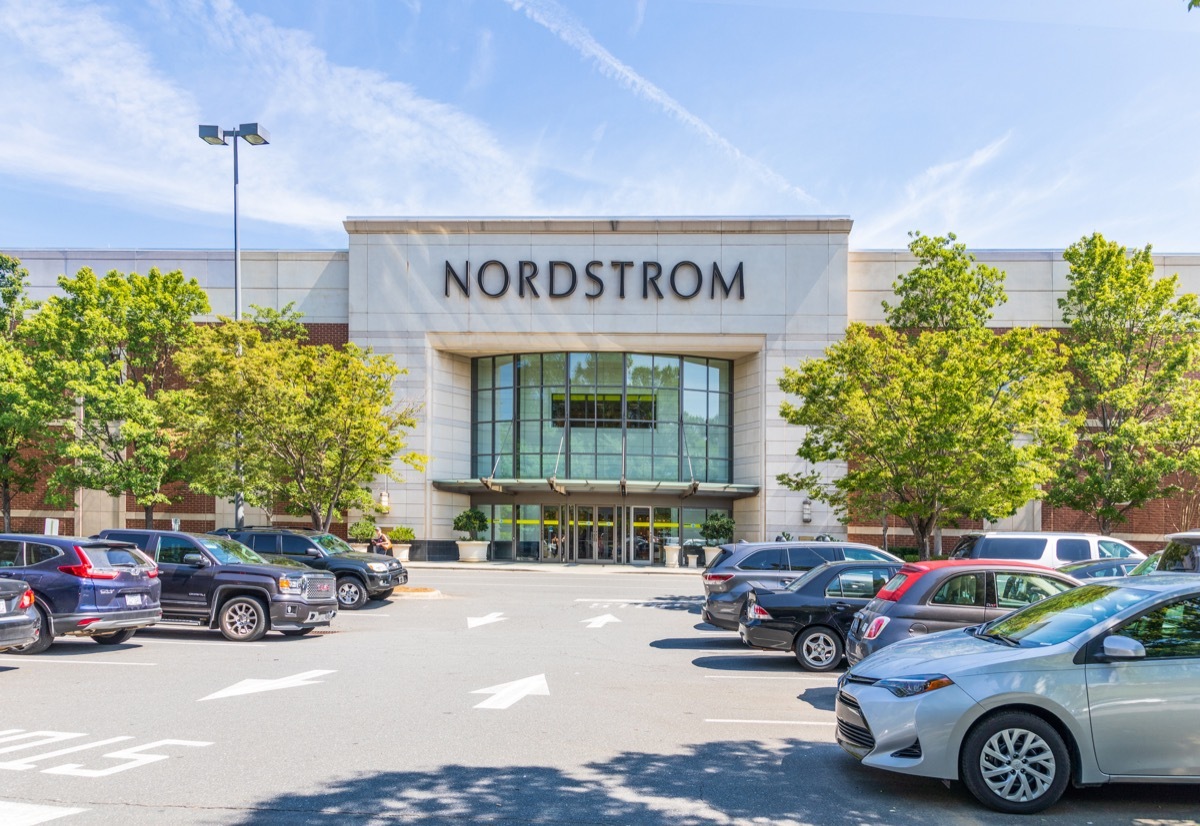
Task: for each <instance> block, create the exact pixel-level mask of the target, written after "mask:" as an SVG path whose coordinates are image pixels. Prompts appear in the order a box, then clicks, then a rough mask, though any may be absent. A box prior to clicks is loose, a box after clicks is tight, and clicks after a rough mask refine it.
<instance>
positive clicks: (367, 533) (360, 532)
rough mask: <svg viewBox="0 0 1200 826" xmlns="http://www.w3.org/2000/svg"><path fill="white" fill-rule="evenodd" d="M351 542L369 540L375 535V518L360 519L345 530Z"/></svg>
mask: <svg viewBox="0 0 1200 826" xmlns="http://www.w3.org/2000/svg"><path fill="white" fill-rule="evenodd" d="M346 535H347V536H349V537H350V540H351V541H352V542H370V541H371V537H373V536H374V535H375V520H374V519H360V520H358V521H357V522H355V523H354V524H353V525H351V526H350V527H349V528H348V529H347V530H346Z"/></svg>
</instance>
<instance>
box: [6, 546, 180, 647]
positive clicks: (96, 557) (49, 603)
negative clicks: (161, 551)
mask: <svg viewBox="0 0 1200 826" xmlns="http://www.w3.org/2000/svg"><path fill="white" fill-rule="evenodd" d="M0 577H2V578H5V579H20V580H24V581H25V582H27V583H29V587H30V589H31V590H32V591H33V593H34V596H35V601H34V606H33V608H34V611H35V612H36V614H37V617H36V622H37V626H38V628H37V631H38V634H37V638H36V639H35V640H34V641H33V642H31V643H29V644H28V645H24V646H21V647H19V648H14V649H12V651H13V653H15V654H37V653H39V652H41V651H45V650H46V649H47V648H49V647H50V644H51V643H53V642H54V638H55V637H60V636H82V637H91V638H92V639H93V640H95V641H96V642H98V643H100V644H102V645H116V644H118V643H122V642H125V641H126V640H128V639H129V638H130V637H132V636H133V633H134V632H135V631H136V630H137V629H139V628H145V627H146V626H147V625H153V624H154V623H156V622H158V620H159V619H161V618H162V609H161V608H160V607H159V604H158V599H159V594H160V593H161V591H162V585H161V583H160V582H159V580H158V567H157V566H156V565H155V564H154V561H153V560H151V559H150V558H149V557H148V556H146V555H145V554H144V553H142V552H141V551H139V550H138V549H137V547H136V546H134V545H131V544H129V543H127V542H113V541H111V540H104V539H83V538H79V537H70V536H42V535H40V534H17V533H4V534H0Z"/></svg>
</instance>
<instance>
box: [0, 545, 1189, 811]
mask: <svg viewBox="0 0 1200 826" xmlns="http://www.w3.org/2000/svg"><path fill="white" fill-rule="evenodd" d="M412 574H413V576H412V584H414V585H419V586H421V585H423V586H430V587H433V588H436V589H438V590H439V591H440V592H441V593H442V595H443V596H442V598H439V599H416V598H412V597H399V596H397V597H393V598H392V599H391V600H390V601H387V602H380V603H372V604H370V605H369V607H368V608H366V609H364V610H360V611H356V612H349V611H347V612H342V613H340V614H339V615H338V616H337V617H336V619H335V620H334V623H333V625H332V627H331V628H330V629H329V631H327V632H320V633H317V634H313V635H310V636H307V637H298V638H285V637H283V636H280V635H279V634H274V633H273V634H269V635H267V637H265V638H263V639H262V640H260V641H258V642H254V643H234V642H229V641H226V640H225V639H223V638H222V637H221V636H220V634H219V633H217V632H210V631H204V630H200V629H197V628H187V627H168V626H158V627H156V628H155V629H151V630H149V631H145V632H140V633H138V634H137V635H136V636H135V637H134V638H133V639H132V640H131V641H130V642H129V643H126V644H123V645H119V646H112V647H106V646H98V645H95V644H94V643H92V642H91V641H89V640H73V639H65V640H61V641H59V642H57V643H56V644H55V645H54V647H52V648H51V649H50V650H49V651H47V652H45V653H43V654H40V655H36V656H16V655H3V654H0V685H2V686H3V691H4V694H3V696H4V698H5V703H4V705H5V710H4V712H3V715H2V717H0V823H2V824H5V826H11V824H26V823H28V824H34V823H40V822H48V821H49V822H55V823H61V824H64V826H70V824H108V823H114V824H116V823H120V824H143V823H145V824H161V823H168V822H169V823H196V824H201V823H203V824H214V823H236V824H268V823H270V824H275V823H279V824H283V823H288V824H296V823H331V824H332V823H363V824H367V823H388V822H397V823H664V824H665V823H673V824H675V823H682V824H710V823H711V824H727V823H772V824H810V823H811V824H826V823H846V824H851V823H854V824H896V823H918V822H921V823H925V822H928V821H930V820H931V819H940V820H942V821H944V822H947V823H956V824H972V823H1000V822H1007V821H1008V820H1010V818H1006V817H1004V816H1001V815H997V814H994V813H992V812H989V811H986V810H984V809H982V808H981V807H979V806H978V805H977V804H976V803H975V802H974V800H973V799H971V798H970V796H969V795H968V794H967V793H966V792H965V791H964V790H963V789H962V788H960V787H957V786H956V787H954V788H951V789H949V790H947V789H946V788H945V787H944V786H943V785H942V784H941V783H939V782H936V781H931V780H926V779H920V778H907V777H904V776H901V775H895V774H891V773H884V772H878V771H873V770H870V769H865V768H863V767H861V766H859V765H858V764H857V763H856V762H855V761H854V760H853V759H851V758H850V757H849V756H847V755H846V754H845V753H843V752H842V750H841V749H840V748H839V747H838V746H837V745H836V744H835V743H834V740H833V732H834V726H833V704H834V695H835V690H836V689H835V681H836V677H837V675H836V673H835V674H831V675H813V674H805V673H804V672H801V671H800V670H799V669H798V668H797V666H796V664H795V662H794V660H793V659H792V658H791V657H789V656H786V655H779V654H767V653H760V652H753V651H750V650H748V649H746V648H745V647H744V646H742V644H741V643H740V642H739V641H738V640H737V637H736V635H735V634H732V633H729V632H723V631H716V630H714V629H712V628H711V627H709V626H707V625H705V624H703V623H702V622H701V621H700V606H701V603H702V596H701V595H702V588H701V584H700V581H699V577H698V576H697V574H696V573H695V572H690V573H678V574H658V573H654V574H650V573H644V572H623V573H606V572H603V571H600V570H583V571H575V572H572V571H566V570H561V569H558V570H544V571H536V572H515V571H506V570H495V569H479V570H461V569H437V568H432V567H418V568H414V569H413V571H412ZM1196 788H1197V787H1194V786H1191V787H1189V786H1174V787H1168V786H1112V787H1107V788H1101V789H1088V790H1072V791H1068V793H1067V795H1066V797H1065V798H1064V799H1063V801H1062V802H1061V803H1060V804H1058V805H1057V806H1056V807H1054V808H1053V809H1051V810H1050V811H1049V812H1047V813H1046V814H1044V815H1042V816H1038V817H1037V818H1036V821H1037V822H1039V823H1063V824H1067V823H1070V824H1077V823H1093V824H1101V823H1104V824H1108V823H1112V824H1116V823H1121V824H1145V825H1147V826H1148V825H1149V824H1173V825H1174V826H1182V825H1183V824H1195V823H1196V822H1197V815H1196V812H1197V811H1198V808H1200V806H1198V804H1200V793H1198V792H1197V790H1196Z"/></svg>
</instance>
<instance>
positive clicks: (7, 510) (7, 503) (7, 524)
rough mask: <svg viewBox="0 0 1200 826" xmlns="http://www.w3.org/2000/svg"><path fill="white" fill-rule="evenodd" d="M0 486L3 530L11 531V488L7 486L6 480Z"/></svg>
mask: <svg viewBox="0 0 1200 826" xmlns="http://www.w3.org/2000/svg"><path fill="white" fill-rule="evenodd" d="M2 487H3V492H2V493H0V499H2V500H3V502H2V503H0V507H3V509H4V532H5V533H11V532H12V488H11V487H10V486H9V484H8V482H5V483H4V485H3V486H2Z"/></svg>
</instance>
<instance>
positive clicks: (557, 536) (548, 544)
mask: <svg viewBox="0 0 1200 826" xmlns="http://www.w3.org/2000/svg"><path fill="white" fill-rule="evenodd" d="M565 510H566V507H565V506H562V505H543V506H542V547H541V559H542V561H543V562H566V561H567V530H566V524H567V520H566V519H565V518H564V517H565V514H564V511H565Z"/></svg>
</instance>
